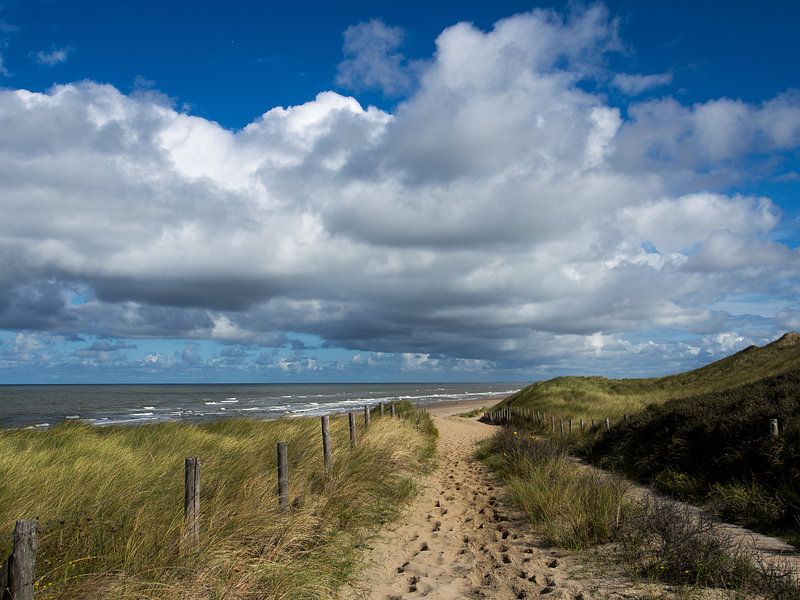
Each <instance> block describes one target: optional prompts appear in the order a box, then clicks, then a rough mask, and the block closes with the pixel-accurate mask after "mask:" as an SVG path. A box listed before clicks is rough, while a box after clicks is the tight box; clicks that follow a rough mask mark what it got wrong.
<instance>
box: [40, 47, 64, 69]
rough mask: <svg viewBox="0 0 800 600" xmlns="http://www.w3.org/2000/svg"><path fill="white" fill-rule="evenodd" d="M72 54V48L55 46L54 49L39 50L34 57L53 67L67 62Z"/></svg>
mask: <svg viewBox="0 0 800 600" xmlns="http://www.w3.org/2000/svg"><path fill="white" fill-rule="evenodd" d="M70 54H72V48H69V47H64V48H53V49H52V50H39V51H38V52H37V53H36V54H34V55H33V58H34V60H36V62H37V63H39V64H40V65H47V66H48V67H52V66H54V65H58V64H61V63H63V62H67V59H68V58H69V55H70Z"/></svg>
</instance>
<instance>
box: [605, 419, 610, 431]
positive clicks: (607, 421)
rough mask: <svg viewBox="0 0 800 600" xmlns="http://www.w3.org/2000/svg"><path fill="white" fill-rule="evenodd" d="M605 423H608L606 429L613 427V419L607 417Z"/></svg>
mask: <svg viewBox="0 0 800 600" xmlns="http://www.w3.org/2000/svg"><path fill="white" fill-rule="evenodd" d="M605 424H606V431H608V430H610V429H611V421H609V420H608V417H606V420H605Z"/></svg>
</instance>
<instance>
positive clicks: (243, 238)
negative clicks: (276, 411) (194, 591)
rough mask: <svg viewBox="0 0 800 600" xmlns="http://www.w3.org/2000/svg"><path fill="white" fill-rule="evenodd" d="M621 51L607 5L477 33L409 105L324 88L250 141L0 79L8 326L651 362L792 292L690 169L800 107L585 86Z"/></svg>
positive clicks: (762, 135)
mask: <svg viewBox="0 0 800 600" xmlns="http://www.w3.org/2000/svg"><path fill="white" fill-rule="evenodd" d="M614 39H615V34H614V27H613V23H612V22H611V21H610V20H609V19H608V15H607V13H606V12H605V11H604V10H603V9H602V8H601V7H600V8H598V7H595V8H593V9H590V10H588V11H584V12H578V13H576V14H575V15H573V16H571V17H569V18H566V19H564V18H562V17H560V16H559V15H557V14H555V13H552V12H548V11H534V12H531V13H527V14H524V15H520V16H517V17H512V18H509V19H505V20H503V21H501V22H499V23H498V24H497V25H496V26H495V27H494V28H493V29H492V30H491V31H488V32H485V31H481V30H479V29H477V28H476V27H474V26H473V25H470V24H466V23H461V24H458V25H455V26H453V27H451V28H448V29H446V30H445V31H444V32H442V34H441V35H440V36H439V37H438V38H437V40H436V53H435V56H434V57H433V58H432V59H431V60H430V62H428V63H426V64H425V65H424V67H421V69H420V71H419V75H420V77H419V81H418V87H417V88H416V89H415V91H414V92H413V93H411V94H410V95H409V96H408V97H407V98H406V99H405V100H404V101H403V102H401V103H400V104H399V106H398V107H397V109H396V110H394V111H393V112H392V113H389V112H385V111H382V110H380V109H378V108H375V107H364V106H362V105H361V104H360V103H359V102H358V101H357V100H356V99H354V98H351V97H346V96H343V95H340V94H337V93H334V92H323V93H320V94H319V95H318V96H317V97H316V98H315V99H313V100H311V101H309V102H307V103H305V104H301V105H298V106H290V107H275V108H271V109H269V110H267V111H266V112H265V113H264V114H263V115H262V116H261V117H260V118H258V119H256V120H255V121H254V122H253V123H251V124H249V125H248V126H247V127H245V128H243V129H242V130H239V131H231V130H228V129H225V128H224V127H222V126H220V125H219V124H217V123H214V122H212V121H209V120H207V119H204V118H201V117H197V116H192V115H189V114H185V113H181V112H179V111H176V110H175V109H174V108H173V107H172V106H171V105H170V104H169V103H165V102H164V101H163V99H158V98H156V97H154V96H153V95H141V94H133V95H130V96H126V95H124V94H122V93H120V92H119V91H118V90H117V89H115V88H114V87H112V86H108V85H100V84H96V83H91V82H83V83H75V84H70V85H62V86H56V87H54V88H53V89H51V90H49V91H48V92H47V93H35V92H30V91H25V90H8V89H6V90H0V129H2V131H3V133H4V134H3V136H2V137H0V211H2V214H3V215H4V216H6V215H13V218H0V260H2V262H3V264H4V265H5V268H4V269H3V270H2V271H0V327H3V328H7V329H31V330H36V329H38V330H47V331H51V332H54V333H64V334H75V333H86V334H95V335H101V336H107V335H110V336H120V337H156V336H163V337H172V338H188V339H202V338H207V339H215V340H219V341H222V342H224V343H252V344H259V345H263V346H275V345H281V344H285V343H286V342H287V338H286V336H285V332H287V331H294V332H299V333H307V334H313V335H317V336H320V337H321V338H323V339H324V340H325V341H326V342H327V343H328V344H330V345H332V346H343V347H347V348H352V349H357V350H363V351H364V352H365V353H364V354H363V355H362V358H360V359H359V361H352V362H353V364H361V365H363V364H368V363H369V362H370V361H373V362H376V361H377V362H380V361H381V360H383V359H382V358H381V356H382V355H380V354H376V353H375V351H377V352H386V353H398V354H397V356H401V357H402V359H401V362H400V363H399V364H400V366H402V367H403V368H406V369H409V370H415V369H428V370H434V369H438V368H448V369H457V368H462V369H464V370H475V369H480V368H483V367H484V366H485V365H489V364H491V365H500V366H503V365H505V366H510V367H513V366H515V365H521V364H530V363H531V362H537V361H538V362H540V363H541V364H549V365H551V366H552V365H558V364H567V362H564V363H560V362H559V361H560V360H561V358H559V357H561V356H562V355H563V356H566V355H567V353H573V355H577V356H579V357H581V360H582V361H584V362H583V363H582V364H592V361H600V360H614V359H615V358H616V359H618V358H619V357H620V356H622V355H623V354H625V353H627V354H628V355H631V356H636V357H637V360H641V361H650V360H652V361H653V364H656V363H655V358H651V357H652V356H654V354H651V352H653V350H652V346H650V345H644V346H637V345H636V344H631V343H628V342H626V341H625V340H624V338H623V337H621V336H623V335H624V334H626V332H632V331H641V330H645V331H646V330H648V329H651V328H656V327H672V328H676V329H680V330H684V331H695V332H696V331H701V330H702V334H703V335H706V334H708V335H710V334H711V333H715V332H716V331H732V330H734V329H735V327H733V326H732V325H731V323H730V322H729V319H728V317H726V316H725V315H724V314H720V312H719V311H714V310H711V309H709V308H708V307H709V306H710V305H712V304H713V303H716V302H719V301H720V300H721V299H723V298H724V297H726V295H728V294H730V293H739V294H741V293H745V292H746V291H747V290H748V289H750V290H758V291H759V292H760V293H763V294H772V295H773V296H775V297H776V298H789V297H790V296H791V295H792V294H793V293H794V291H793V290H791V289H790V288H789V287H787V282H794V283H795V284H796V283H797V282H798V280H799V279H800V278H798V265H797V263H796V258H795V254H796V253H795V252H794V251H792V250H790V249H789V248H787V247H786V246H784V245H781V244H779V243H777V242H775V241H770V240H769V237H770V236H771V235H772V232H773V231H774V230H775V228H776V227H777V226H778V224H779V221H780V211H779V210H778V209H777V208H776V206H775V205H774V204H773V203H772V202H771V201H770V200H768V199H766V198H760V197H750V196H744V195H735V194H731V195H726V194H722V193H719V192H718V191H714V190H710V191H709V190H707V189H704V188H692V187H691V185H689V184H687V181H689V179H687V178H684V177H676V176H675V175H674V173H675V170H674V167H675V164H676V163H678V164H679V165H680V167H681V169H683V170H685V171H686V172H689V173H695V172H703V173H706V172H708V170H709V168H715V167H716V165H717V164H719V163H725V162H726V161H728V160H730V159H731V156H735V157H739V158H741V157H745V156H747V155H748V153H751V152H757V153H763V152H768V151H770V150H771V149H772V150H775V149H779V150H780V149H787V148H793V147H796V146H797V145H798V144H800V133H798V131H800V130H797V131H796V128H797V125H796V123H795V119H796V117H797V115H796V112H797V110H798V109H797V106H800V105H799V104H797V100H796V97H795V96H793V95H792V94H784V95H781V96H779V97H777V98H775V99H774V100H772V101H769V102H765V103H763V104H761V105H758V106H754V105H751V104H745V103H738V102H733V103H730V102H729V101H722V100H720V101H709V102H707V103H704V104H702V105H697V106H693V107H687V106H683V105H681V104H679V103H678V102H677V101H675V100H663V101H659V102H656V103H646V104H640V105H635V106H634V107H633V108H632V110H631V114H632V117H631V118H630V119H623V117H622V115H621V114H620V113H619V111H618V110H617V109H615V108H613V107H611V106H608V105H607V103H606V101H605V99H604V98H603V97H602V96H601V95H597V94H591V93H589V92H587V91H585V90H584V89H582V88H581V87H580V86H579V85H578V82H579V81H580V80H581V79H582V78H583V77H585V76H587V75H586V74H587V73H591V72H592V71H593V69H595V68H596V65H597V64H598V63H599V62H601V60H600V58H598V57H600V56H602V54H603V53H604V52H606V51H607V49H608V48H609V47H610V45H613V43H614V42H613V41H614ZM390 41H391V40H390ZM386 47H389V48H396V46H392V45H391V44H389V45H388V46H386ZM376 77H377V76H376ZM376 81H377V79H376ZM797 114H800V112H797ZM742 115H744V117H743V116H742ZM798 123H800V121H798ZM645 126H649V127H651V128H652V132H651V131H650V130H649V129H647V128H646V127H645ZM718 133H719V134H720V135H722V134H723V133H724V135H725V136H726V137H725V139H726V140H727V142H726V143H727V146H726V147H725V148H723V147H719V146H718V144H717V142H716V137H715V136H717V134H718ZM659 135H660V136H662V137H658V136H659ZM654 146H657V147H659V148H660V147H662V146H663V147H664V148H665V150H664V152H663V153H662V155H658V153H656V154H653V153H652V152H651V150H652V148H653V147H654ZM642 156H644V157H645V158H646V160H645V159H643V158H642ZM687 187H688V188H690V189H687ZM43 214H44V215H48V218H47V219H43V218H42V215H43ZM748 257H750V260H747V258H748ZM753 257H760V258H757V259H754V258H753ZM758 260H760V261H762V266H761V268H754V267H755V264H754V263H755V262H757V261H758ZM74 286H81V289H85V290H87V292H86V295H87V296H88V298H87V300H86V301H85V302H81V303H78V304H74V303H72V302H71V301H70V298H71V297H72V293H71V292H70V290H71V289H73V288H74ZM739 334H740V335H744V334H743V333H742V332H739ZM698 347H699V346H698V345H692V346H691V348H698ZM662 350H663V349H662ZM664 351H665V352H666V351H667V350H664ZM669 352H670V353H671V354H670V356H673V357H674V360H675V361H680V360H689V359H691V360H694V359H695V358H696V357H697V356H698V352H694V351H693V350H691V349H689V348H683V347H678V346H675V347H670V349H669ZM692 352H694V354H693V353H692ZM267 359H269V360H273V359H274V360H275V361H278V362H275V363H274V365H275V368H278V369H282V370H284V371H286V372H298V371H301V370H318V369H319V368H320V363H319V362H317V359H310V358H309V357H306V356H300V355H297V356H292V357H289V358H286V357H283V358H280V359H278V358H275V357H272V356H267V357H266V358H265V359H264V360H267ZM146 360H147V359H146ZM153 360H154V361H155V362H159V363H160V364H164V361H169V360H171V361H172V362H173V363H174V362H175V358H174V357H173V358H170V357H168V356H167V357H164V356H159V357H157V358H155V359H153ZM387 360H388V359H387ZM565 360H566V359H565ZM309 361H312V362H309ZM458 361H461V362H458ZM151 362H152V361H151ZM574 366H575V365H572V367H570V368H574Z"/></svg>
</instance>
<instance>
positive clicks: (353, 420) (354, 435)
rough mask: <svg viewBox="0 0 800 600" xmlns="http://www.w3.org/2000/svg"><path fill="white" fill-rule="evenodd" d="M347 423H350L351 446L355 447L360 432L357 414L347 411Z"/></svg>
mask: <svg viewBox="0 0 800 600" xmlns="http://www.w3.org/2000/svg"><path fill="white" fill-rule="evenodd" d="M347 423H348V425H350V447H351V448H355V447H356V442H357V441H358V434H357V433H356V416H355V415H354V414H353V413H351V412H349V413H347Z"/></svg>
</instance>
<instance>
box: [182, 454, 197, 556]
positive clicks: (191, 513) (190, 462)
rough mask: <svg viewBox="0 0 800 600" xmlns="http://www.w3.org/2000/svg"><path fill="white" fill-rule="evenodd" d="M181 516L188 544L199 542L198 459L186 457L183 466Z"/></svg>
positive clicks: (194, 544)
mask: <svg viewBox="0 0 800 600" xmlns="http://www.w3.org/2000/svg"><path fill="white" fill-rule="evenodd" d="M183 481H184V486H183V516H184V525H185V532H186V539H187V540H188V542H189V543H190V544H191V545H193V546H196V545H197V543H198V542H199V541H200V459H199V458H197V457H196V456H190V457H187V458H186V460H185V461H184V466H183Z"/></svg>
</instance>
